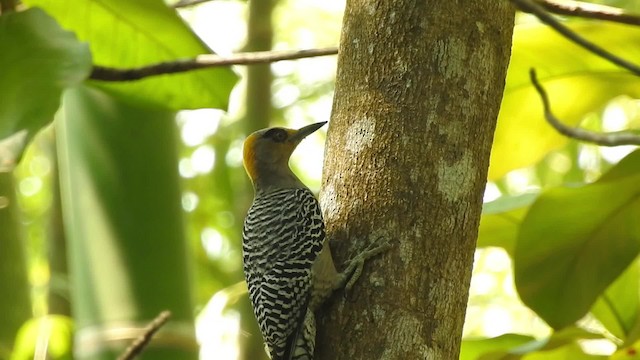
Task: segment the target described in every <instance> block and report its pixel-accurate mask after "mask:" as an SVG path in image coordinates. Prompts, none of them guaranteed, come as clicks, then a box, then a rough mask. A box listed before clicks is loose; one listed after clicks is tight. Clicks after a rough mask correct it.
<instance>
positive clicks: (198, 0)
mask: <svg viewBox="0 0 640 360" xmlns="http://www.w3.org/2000/svg"><path fill="white" fill-rule="evenodd" d="M209 1H213V0H180V1H178V2H177V3H175V4H173V5H172V6H171V7H173V8H174V9H179V8H184V7H189V6H195V5H199V4H202V3H206V2H209Z"/></svg>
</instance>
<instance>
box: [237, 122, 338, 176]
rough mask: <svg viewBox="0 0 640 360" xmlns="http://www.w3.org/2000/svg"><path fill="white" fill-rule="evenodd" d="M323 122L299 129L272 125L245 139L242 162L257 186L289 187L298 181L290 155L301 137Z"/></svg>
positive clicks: (319, 126)
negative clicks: (291, 166) (291, 167)
mask: <svg viewBox="0 0 640 360" xmlns="http://www.w3.org/2000/svg"><path fill="white" fill-rule="evenodd" d="M324 124H326V121H325V122H319V123H315V124H311V125H307V126H305V127H303V128H300V129H297V130H296V129H286V128H281V127H273V128H268V129H262V130H258V131H256V132H254V133H253V134H251V135H249V136H248V137H247V139H246V140H245V141H244V149H243V163H244V168H245V169H246V170H247V174H248V175H249V177H250V178H251V181H252V182H253V184H254V186H255V187H256V188H258V187H260V186H263V185H270V186H278V185H282V186H290V185H292V184H291V183H290V182H292V181H293V182H298V183H299V181H298V179H297V178H296V177H295V176H294V175H293V173H292V172H291V170H290V169H289V158H290V157H291V154H292V153H293V150H295V148H296V147H297V146H298V144H299V143H300V142H301V141H302V139H304V138H305V137H307V136H309V135H310V134H312V133H313V132H314V131H316V130H318V129H319V128H321V127H322V126H323V125H324Z"/></svg>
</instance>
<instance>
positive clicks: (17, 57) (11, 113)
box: [0, 9, 91, 170]
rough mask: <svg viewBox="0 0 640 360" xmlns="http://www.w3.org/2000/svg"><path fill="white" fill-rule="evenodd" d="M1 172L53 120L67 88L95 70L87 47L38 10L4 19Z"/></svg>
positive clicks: (0, 39) (0, 38) (0, 35)
mask: <svg viewBox="0 0 640 360" xmlns="http://www.w3.org/2000/svg"><path fill="white" fill-rule="evenodd" d="M0 54H2V55H1V56H0V94H1V95H0V168H2V169H3V170H10V169H11V168H12V167H13V166H15V164H16V162H17V160H18V159H19V158H20V156H21V154H22V151H23V149H24V146H25V145H26V144H27V143H28V141H29V140H31V138H32V137H33V136H34V135H35V133H36V132H37V131H38V130H39V129H40V128H42V127H43V126H45V125H46V124H48V123H49V122H51V120H53V115H54V114H55V112H56V110H57V109H58V106H59V105H60V95H61V94H62V90H64V88H66V87H70V86H73V85H75V84H77V83H79V82H81V81H83V80H84V79H85V78H86V77H87V76H88V75H89V71H90V69H91V55H90V54H89V49H88V47H87V45H86V44H82V43H80V42H79V41H78V40H77V39H76V38H75V36H74V35H73V33H70V32H68V31H64V30H63V29H62V28H60V26H58V24H57V23H56V22H55V21H54V20H53V19H52V18H50V17H49V16H48V15H47V14H45V13H44V12H43V11H42V10H40V9H29V10H27V11H23V12H15V13H6V14H3V15H2V16H1V17H0Z"/></svg>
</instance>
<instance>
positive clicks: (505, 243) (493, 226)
mask: <svg viewBox="0 0 640 360" xmlns="http://www.w3.org/2000/svg"><path fill="white" fill-rule="evenodd" d="M536 197H537V194H524V195H519V196H502V197H500V198H498V199H497V200H495V201H492V202H489V203H486V204H484V205H483V208H482V217H481V218H480V228H479V231H478V245H477V246H478V247H487V246H497V247H502V248H504V249H505V250H506V251H507V252H508V253H509V254H513V246H514V244H515V241H516V238H517V235H518V229H519V228H520V223H521V222H522V219H523V218H524V216H525V214H526V212H527V211H528V210H529V206H530V205H531V204H532V203H533V202H534V201H535V199H536Z"/></svg>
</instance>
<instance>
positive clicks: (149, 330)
mask: <svg viewBox="0 0 640 360" xmlns="http://www.w3.org/2000/svg"><path fill="white" fill-rule="evenodd" d="M170 317H171V312H170V311H166V310H165V311H163V312H161V313H160V314H159V315H158V316H156V318H155V319H153V321H151V322H150V323H149V325H147V327H146V328H145V329H144V331H143V333H142V334H140V336H139V337H138V338H137V339H135V340H134V341H133V342H132V343H131V345H130V346H129V347H128V348H127V349H126V350H125V351H124V353H122V355H120V357H118V360H132V359H135V357H136V356H138V355H140V353H141V352H142V350H144V348H146V347H147V345H148V344H149V342H150V341H151V338H153V335H155V333H156V332H157V331H158V330H160V328H161V327H162V326H163V325H164V324H165V323H166V322H167V320H169V318H170Z"/></svg>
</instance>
